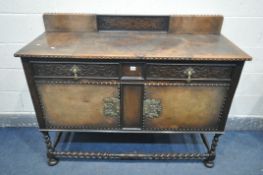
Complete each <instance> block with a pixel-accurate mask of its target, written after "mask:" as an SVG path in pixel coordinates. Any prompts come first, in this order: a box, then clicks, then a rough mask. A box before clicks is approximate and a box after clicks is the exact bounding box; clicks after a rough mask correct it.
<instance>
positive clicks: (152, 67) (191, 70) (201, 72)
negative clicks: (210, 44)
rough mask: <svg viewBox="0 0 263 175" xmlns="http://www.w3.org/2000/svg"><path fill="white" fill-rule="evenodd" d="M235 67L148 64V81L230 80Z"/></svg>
mask: <svg viewBox="0 0 263 175" xmlns="http://www.w3.org/2000/svg"><path fill="white" fill-rule="evenodd" d="M233 68H234V65H228V66H226V65H209V64H206V65H200V64H199V65H198V64H173V65H170V64H147V69H146V77H147V79H148V80H155V79H156V80H170V79H171V80H172V79H180V80H187V79H188V81H191V80H216V79H218V80H220V79H223V80H230V79H231V76H232V72H233Z"/></svg>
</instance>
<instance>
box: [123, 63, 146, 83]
mask: <svg viewBox="0 0 263 175" xmlns="http://www.w3.org/2000/svg"><path fill="white" fill-rule="evenodd" d="M122 77H123V78H124V79H125V78H129V77H130V78H134V79H143V65H142V64H136V63H135V64H132V63H128V64H122Z"/></svg>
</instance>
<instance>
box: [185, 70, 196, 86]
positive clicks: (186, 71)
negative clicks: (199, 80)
mask: <svg viewBox="0 0 263 175" xmlns="http://www.w3.org/2000/svg"><path fill="white" fill-rule="evenodd" d="M184 73H185V74H186V75H187V80H186V81H187V83H190V82H191V80H192V75H193V74H194V73H195V70H194V69H193V68H192V67H189V68H187V69H185V71H184Z"/></svg>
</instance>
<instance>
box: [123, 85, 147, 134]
mask: <svg viewBox="0 0 263 175" xmlns="http://www.w3.org/2000/svg"><path fill="white" fill-rule="evenodd" d="M122 96H123V97H122V98H123V102H122V103H123V106H122V120H123V121H122V127H123V128H138V129H140V128H141V117H142V98H143V89H142V86H140V85H122Z"/></svg>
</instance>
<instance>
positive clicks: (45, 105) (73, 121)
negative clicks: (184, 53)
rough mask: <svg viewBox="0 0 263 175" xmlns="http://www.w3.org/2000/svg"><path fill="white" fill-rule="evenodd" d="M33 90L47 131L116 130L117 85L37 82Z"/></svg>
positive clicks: (117, 122)
mask: <svg viewBox="0 0 263 175" xmlns="http://www.w3.org/2000/svg"><path fill="white" fill-rule="evenodd" d="M37 90H38V93H39V97H40V101H41V106H42V110H43V114H44V118H45V121H46V125H47V128H55V129H57V128H62V129H70V128H74V129H83V128H91V129H115V128H119V122H120V98H119V85H118V84H110V83H108V82H101V83H100V84H97V83H93V82H84V83H74V82H65V81H62V82H59V81H49V82H44V83H43V82H41V81H38V82H37Z"/></svg>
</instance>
